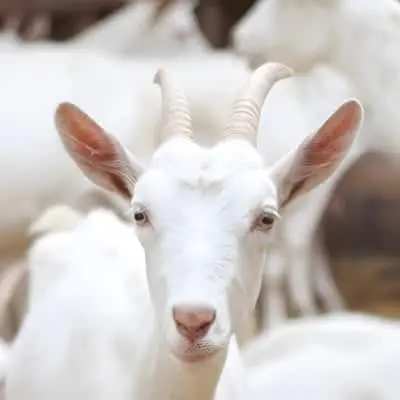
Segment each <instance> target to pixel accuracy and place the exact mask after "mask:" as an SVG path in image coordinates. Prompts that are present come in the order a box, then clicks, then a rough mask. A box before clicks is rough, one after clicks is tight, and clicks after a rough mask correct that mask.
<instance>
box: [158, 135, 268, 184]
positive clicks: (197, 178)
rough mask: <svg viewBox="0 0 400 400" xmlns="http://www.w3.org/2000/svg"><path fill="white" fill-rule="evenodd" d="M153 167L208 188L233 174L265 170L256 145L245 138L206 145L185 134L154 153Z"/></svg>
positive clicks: (177, 180)
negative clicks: (207, 146) (244, 139)
mask: <svg viewBox="0 0 400 400" xmlns="http://www.w3.org/2000/svg"><path fill="white" fill-rule="evenodd" d="M150 169H155V170H160V171H163V173H164V174H165V175H167V176H168V177H169V178H170V179H173V180H174V181H175V182H176V183H180V184H182V185H189V186H191V187H196V188H206V187H207V186H209V185H215V184H217V183H220V184H222V183H223V181H225V180H229V177H231V176H236V177H237V176H238V175H243V174H245V173H246V172H250V171H255V170H264V164H263V159H262V157H261V156H260V154H258V152H257V151H256V149H255V148H253V147H252V146H251V145H250V144H249V143H247V142H246V141H243V140H231V141H225V142H220V143H219V144H218V145H216V146H214V147H212V148H204V147H201V146H199V145H198V144H196V143H194V142H193V141H191V140H187V139H186V138H176V139H175V138H174V139H172V140H170V141H169V142H167V143H165V144H164V145H163V146H161V147H160V149H158V151H157V152H156V153H155V154H154V156H153V159H152V162H151V165H150Z"/></svg>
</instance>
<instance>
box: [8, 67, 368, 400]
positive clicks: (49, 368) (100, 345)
mask: <svg viewBox="0 0 400 400" xmlns="http://www.w3.org/2000/svg"><path fill="white" fill-rule="evenodd" d="M290 73H291V71H290V70H289V69H288V68H287V67H285V66H283V65H281V64H267V65H264V66H262V67H260V68H259V69H258V70H257V71H255V72H254V74H253V75H252V76H251V78H250V79H249V82H248V83H247V85H246V86H245V87H244V88H243V90H242V91H240V93H239V95H238V98H237V100H236V101H235V102H234V104H233V106H232V114H231V115H230V118H229V120H228V124H227V126H226V129H225V130H224V133H223V139H222V140H221V141H219V142H218V143H217V144H216V145H215V146H214V147H212V148H204V147H201V146H199V145H198V144H196V143H195V142H194V141H193V140H192V138H193V128H192V122H191V116H190V112H189V106H188V102H187V100H186V99H185V96H184V94H183V91H182V90H181V89H180V88H179V85H178V83H177V81H176V79H174V77H173V76H171V75H170V74H169V73H167V72H166V71H165V70H160V71H159V73H158V75H157V82H159V83H160V85H161V88H162V97H163V100H164V103H163V118H162V125H161V127H162V129H161V135H160V138H161V141H162V143H161V146H160V147H159V148H158V149H157V151H156V153H155V154H154V155H153V157H152V158H151V161H150V165H149V166H148V168H147V169H145V168H144V167H143V165H142V163H141V162H140V161H139V160H138V159H137V158H136V157H135V156H133V155H132V154H131V153H130V152H129V151H128V150H127V149H126V148H125V147H123V145H121V144H120V143H119V141H118V140H117V139H116V138H115V137H113V136H111V135H109V134H107V133H106V132H105V131H104V130H103V129H102V128H101V127H100V126H99V125H97V124H96V123H95V122H94V121H93V120H92V119H91V118H90V117H89V116H88V115H87V114H85V113H83V112H82V111H81V110H80V109H79V108H77V107H76V106H74V105H72V104H70V103H63V104H61V105H60V106H59V107H58V109H57V113H56V121H57V126H58V130H59V133H60V137H61V139H62V141H63V144H64V146H65V149H66V150H67V152H68V153H69V154H70V156H71V157H72V158H73V159H74V160H75V162H76V163H77V165H78V166H79V167H80V168H81V170H82V171H83V172H84V173H85V174H86V176H87V177H88V178H89V179H90V180H92V181H93V182H94V183H96V184H97V185H99V186H101V187H103V188H105V189H108V190H110V191H113V192H117V193H119V195H120V196H122V197H124V198H125V199H127V200H129V201H130V202H131V207H132V218H133V221H134V225H135V228H136V232H137V235H138V238H139V240H140V242H141V243H142V245H143V248H144V252H145V258H146V270H147V271H146V272H147V273H146V276H147V282H148V290H149V292H148V296H149V297H148V299H147V301H145V300H143V299H142V298H141V299H139V298H137V297H136V298H135V290H138V288H137V287H136V289H135V285H137V281H135V282H133V283H132V284H129V282H130V280H129V279H128V278H129V276H131V275H134V274H138V273H139V272H138V271H135V261H134V260H133V259H132V260H131V261H130V260H129V256H128V254H126V257H124V259H123V262H124V265H125V267H124V268H121V271H120V270H119V269H118V268H114V267H110V265H109V264H108V263H107V261H106V257H105V255H99V254H98V253H97V251H96V250H94V251H93V247H92V248H91V246H90V245H87V246H86V245H85V246H84V248H83V249H82V248H81V249H79V246H77V248H76V252H77V253H75V255H76V256H77V257H79V262H78V260H77V262H76V263H75V262H72V264H71V265H69V266H68V268H69V271H71V272H70V273H68V276H67V275H65V277H64V279H60V281H59V284H58V285H55V286H54V289H53V290H51V291H49V292H48V294H47V296H46V299H45V298H43V300H42V301H40V302H38V303H37V306H35V307H34V308H32V310H31V313H30V314H29V315H28V317H27V319H26V321H25V323H24V326H23V328H22V330H21V332H20V335H19V336H18V338H17V340H16V342H15V345H14V347H13V354H12V357H11V359H10V361H11V365H10V371H9V374H8V377H7V382H6V384H7V387H6V389H7V396H9V397H8V399H10V400H22V399H27V398H29V399H30V400H36V399H37V400H38V399H41V400H42V399H43V398H48V397H49V395H50V393H51V394H54V395H56V396H57V398H60V396H61V398H62V396H66V397H65V398H67V397H68V398H71V395H72V396H73V397H74V398H76V399H85V400H90V399H96V400H98V399H113V400H118V399H132V398H137V399H141V400H146V399H152V400H156V399H165V398H169V399H186V400H189V399H203V400H204V399H212V398H214V393H215V392H216V386H217V383H218V381H219V378H220V375H221V372H222V370H223V371H224V372H223V373H222V375H221V381H220V382H219V387H218V390H224V389H225V388H226V387H229V386H231V385H234V390H233V391H232V392H229V393H222V394H221V392H218V390H217V392H216V397H217V398H218V397H222V398H224V399H226V398H227V399H235V398H242V396H243V389H242V388H240V387H238V388H237V389H235V388H236V386H237V385H240V384H241V383H242V380H241V379H240V378H241V376H242V375H243V372H242V369H241V368H240V363H239V361H238V360H237V361H232V359H231V357H232V354H233V357H235V358H236V359H238V358H239V359H240V357H239V355H238V353H237V344H236V339H235V336H232V331H233V332H235V331H236V328H237V327H238V326H240V324H241V323H242V322H243V320H244V319H245V318H246V315H247V313H248V311H249V310H250V309H251V308H253V307H254V305H255V302H256V299H257V297H258V294H259V288H260V283H261V273H262V267H263V263H264V258H265V253H266V250H267V247H268V241H269V240H268V239H269V237H270V231H271V228H272V226H273V224H274V222H275V220H276V218H277V216H278V214H279V212H280V211H284V208H285V207H286V206H287V205H288V204H289V203H290V202H291V201H292V200H294V198H296V197H297V196H299V195H301V194H304V193H306V192H308V191H310V190H312V189H313V188H314V187H316V186H317V185H319V184H320V183H322V182H323V181H324V180H325V179H327V178H328V177H329V176H330V175H331V173H332V172H333V171H334V170H335V169H336V168H337V166H338V165H339V164H340V161H341V160H342V159H343V157H344V156H345V154H346V153H347V151H348V150H349V148H350V146H351V143H352V142H353V139H354V137H355V136H356V133H357V131H358V128H359V126H360V123H361V120H362V107H361V105H360V104H359V103H358V102H357V101H355V100H349V101H347V102H346V103H344V104H343V105H342V106H341V107H340V108H339V109H338V110H337V111H336V112H335V113H334V114H333V115H332V116H331V117H330V118H329V119H328V120H327V121H326V122H325V124H323V126H322V127H321V128H320V129H318V131H317V132H316V133H315V134H314V135H311V136H309V137H308V138H307V139H306V140H305V141H303V142H302V144H301V145H300V146H299V147H298V148H297V149H296V150H293V149H292V151H291V152H290V153H289V154H287V155H286V156H284V157H283V158H282V159H280V160H279V161H278V162H277V163H275V164H274V165H273V166H271V167H270V168H266V167H265V164H264V162H263V160H262V157H261V156H260V155H259V154H258V152H257V151H256V148H255V144H256V143H255V142H256V139H257V127H258V120H259V115H260V112H261V108H262V105H263V102H264V99H265V97H266V95H267V93H268V91H269V90H270V89H271V87H272V86H273V84H274V82H275V81H277V80H279V79H282V78H284V77H287V76H288V75H290ZM337 120H340V121H342V123H341V124H340V125H339V126H338V125H337ZM183 166H184V168H183ZM98 231H99V232H97V233H96V235H94V238H93V240H94V241H96V236H100V237H101V236H102V235H104V237H107V232H103V233H101V232H100V229H98ZM82 236H83V237H82V239H79V240H77V242H78V244H79V242H80V241H83V239H84V237H87V236H88V235H87V234H86V233H85V234H83V235H82ZM111 236H112V237H113V240H112V241H111V243H115V245H120V241H121V242H123V241H124V242H125V243H124V246H126V248H127V250H126V251H127V253H129V251H131V250H129V249H128V248H129V246H131V241H132V243H134V242H135V240H136V239H135V235H134V233H133V232H131V233H130V234H129V232H128V228H127V231H126V235H125V237H124V238H122V236H123V235H122V234H121V239H120V235H115V234H113V233H111ZM105 242H108V239H106V240H105ZM110 245H111V244H110ZM68 254H70V255H72V254H73V251H72V250H70V251H68ZM111 254H113V253H112V252H111ZM132 254H133V252H132ZM65 262H66V263H68V258H67V259H66V261H65ZM93 271H95V273H96V276H97V278H96V279H93ZM142 273H143V274H144V272H142ZM132 286H133V287H132ZM145 295H146V293H145V291H144V292H143V293H142V296H145ZM138 304H139V305H140V307H137V305H138ZM135 305H136V307H135ZM60 310H62V311H61V312H60ZM49 324H51V325H52V326H54V327H55V329H54V330H52V332H51V340H50V338H49V336H48V335H49V334H50V332H49V331H48V326H49ZM75 344H76V347H75ZM71 345H72V346H73V347H72V348H71ZM228 349H229V351H228ZM227 353H228V357H227ZM226 357H227V361H226V363H225V359H226ZM33 359H34V360H35V362H32V360H33ZM229 370H230V371H231V372H230V373H229ZM235 371H236V373H237V376H236V375H235ZM225 374H226V375H225ZM226 376H228V377H230V379H227V378H226ZM232 376H233V377H234V379H232ZM225 379H226V380H225ZM236 390H237V391H238V392H236ZM71 392H72V393H71ZM135 395H136V396H135Z"/></svg>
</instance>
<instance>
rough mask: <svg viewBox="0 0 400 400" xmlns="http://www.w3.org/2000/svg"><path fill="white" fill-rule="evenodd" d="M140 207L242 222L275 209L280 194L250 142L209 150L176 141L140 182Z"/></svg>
mask: <svg viewBox="0 0 400 400" xmlns="http://www.w3.org/2000/svg"><path fill="white" fill-rule="evenodd" d="M134 202H140V203H147V204H148V205H149V206H151V207H152V208H155V209H165V207H166V205H167V207H168V209H169V210H171V211H172V210H173V211H174V215H175V216H177V215H181V214H182V213H185V212H191V213H194V214H198V215H203V216H205V214H207V213H212V214H215V213H217V212H218V213H219V215H226V213H229V214H230V215H231V216H232V213H233V214H234V215H237V217H240V216H243V214H246V213H248V212H249V210H250V209H252V208H256V207H261V206H264V205H270V206H275V202H276V189H275V186H274V185H273V183H272V181H271V180H270V178H269V176H268V174H267V172H266V170H265V168H264V165H263V161H262V158H261V156H260V155H259V154H258V153H257V151H256V150H255V149H254V148H253V147H252V146H251V145H250V144H248V143H247V142H245V141H241V140H236V141H234V140H232V141H227V142H222V143H220V144H219V145H217V146H216V147H214V148H211V149H205V148H202V147H200V146H198V145H197V144H195V143H193V142H190V141H188V140H186V141H183V140H182V141H178V140H176V141H175V143H173V141H172V140H171V143H166V144H165V145H163V146H162V147H161V148H160V149H159V150H158V151H157V153H156V154H155V155H154V157H153V160H152V163H151V165H150V168H149V169H148V170H147V172H146V173H145V174H144V175H143V176H142V177H141V178H140V179H139V182H138V183H137V186H136V191H135V198H134ZM187 217H188V218H189V219H190V215H189V216H187Z"/></svg>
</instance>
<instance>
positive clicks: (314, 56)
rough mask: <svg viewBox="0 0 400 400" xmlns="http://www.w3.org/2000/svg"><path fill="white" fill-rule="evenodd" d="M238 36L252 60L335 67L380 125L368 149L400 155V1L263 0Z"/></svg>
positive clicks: (304, 68)
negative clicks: (399, 50) (399, 111)
mask: <svg viewBox="0 0 400 400" xmlns="http://www.w3.org/2000/svg"><path fill="white" fill-rule="evenodd" d="M233 36H234V42H235V47H236V49H237V51H238V52H241V53H243V54H246V55H247V56H248V57H249V58H252V59H256V58H258V59H259V60H261V61H262V60H267V59H273V60H277V61H280V62H284V63H286V64H287V65H290V66H291V67H292V68H294V69H295V70H296V71H307V70H309V69H310V68H312V67H313V66H314V65H315V64H318V63H325V64H328V65H329V66H331V67H332V68H334V69H336V70H337V71H338V72H339V73H341V74H342V75H343V76H344V77H345V78H346V79H348V80H349V81H350V82H352V84H353V85H354V87H355V89H356V90H357V96H358V97H359V98H360V99H361V101H362V102H363V104H364V105H365V108H366V111H367V112H366V117H368V120H371V121H370V123H371V124H373V126H374V127H375V131H374V132H371V134H370V135H368V136H366V135H364V136H365V137H364V139H363V140H362V142H363V146H365V147H367V148H368V147H372V148H373V149H374V150H381V151H387V152H394V153H395V154H398V153H399V147H400V140H399V134H398V126H399V125H400V116H399V113H398V112H397V107H396V105H397V103H398V101H397V99H398V96H399V90H400V79H399V77H400V72H399V70H400V56H399V54H398V52H397V51H396V50H397V49H398V48H399V46H400V4H399V2H398V1H396V0H382V1H374V0H353V1H347V0H300V1H297V0H260V1H259V2H258V3H257V4H256V5H255V6H254V7H253V9H251V10H250V12H249V13H248V14H247V15H246V16H245V17H244V18H243V20H242V21H241V22H240V23H239V24H238V26H237V27H236V28H235V32H234V34H233ZM377 54H379V57H377Z"/></svg>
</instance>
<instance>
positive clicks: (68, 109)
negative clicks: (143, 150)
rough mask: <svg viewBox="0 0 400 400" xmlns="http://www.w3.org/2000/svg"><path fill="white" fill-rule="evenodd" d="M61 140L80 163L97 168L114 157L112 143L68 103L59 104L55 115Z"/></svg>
mask: <svg viewBox="0 0 400 400" xmlns="http://www.w3.org/2000/svg"><path fill="white" fill-rule="evenodd" d="M56 120H57V125H58V127H59V129H60V132H61V138H62V140H63V142H64V144H65V145H66V146H67V148H68V151H70V152H71V153H73V154H74V155H77V156H79V159H80V161H81V162H84V163H85V164H88V165H94V166H99V164H100V165H101V164H103V163H107V162H109V161H111V160H114V159H115V157H116V154H115V148H114V143H113V142H112V140H111V139H110V137H109V136H108V135H107V133H106V132H104V130H103V129H102V128H101V127H100V126H99V125H97V124H96V122H94V121H93V120H92V119H91V118H90V117H89V116H88V115H87V114H85V113H84V112H83V111H81V110H80V109H79V108H78V107H76V106H74V105H73V104H70V103H63V104H61V105H60V106H59V107H58V109H57V113H56Z"/></svg>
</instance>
